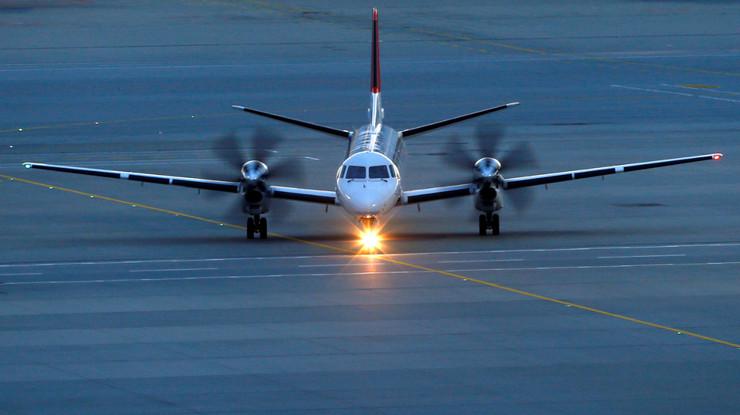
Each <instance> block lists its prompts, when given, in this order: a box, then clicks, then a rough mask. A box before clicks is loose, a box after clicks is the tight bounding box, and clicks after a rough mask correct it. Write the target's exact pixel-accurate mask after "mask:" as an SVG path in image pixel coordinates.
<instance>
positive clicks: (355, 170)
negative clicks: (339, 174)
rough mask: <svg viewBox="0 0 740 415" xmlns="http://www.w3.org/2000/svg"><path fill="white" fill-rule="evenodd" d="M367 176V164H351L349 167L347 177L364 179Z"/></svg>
mask: <svg viewBox="0 0 740 415" xmlns="http://www.w3.org/2000/svg"><path fill="white" fill-rule="evenodd" d="M365 177H367V176H366V172H365V166H349V167H348V168H347V176H346V177H345V178H347V179H364V178H365Z"/></svg>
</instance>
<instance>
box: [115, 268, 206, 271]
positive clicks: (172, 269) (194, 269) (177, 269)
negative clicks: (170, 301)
mask: <svg viewBox="0 0 740 415" xmlns="http://www.w3.org/2000/svg"><path fill="white" fill-rule="evenodd" d="M217 269H218V268H164V269H156V268H152V269H130V270H128V272H179V271H212V270H217Z"/></svg>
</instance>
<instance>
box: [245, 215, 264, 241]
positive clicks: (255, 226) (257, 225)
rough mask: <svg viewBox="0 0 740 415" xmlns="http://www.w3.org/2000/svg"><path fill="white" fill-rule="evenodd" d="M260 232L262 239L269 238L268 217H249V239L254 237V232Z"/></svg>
mask: <svg viewBox="0 0 740 415" xmlns="http://www.w3.org/2000/svg"><path fill="white" fill-rule="evenodd" d="M255 233H256V234H258V235H259V237H260V239H267V219H266V218H260V217H259V216H257V217H251V216H250V217H249V218H247V239H254V234H255Z"/></svg>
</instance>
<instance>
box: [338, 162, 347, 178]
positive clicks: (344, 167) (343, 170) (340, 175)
mask: <svg viewBox="0 0 740 415" xmlns="http://www.w3.org/2000/svg"><path fill="white" fill-rule="evenodd" d="M344 173H347V165H346V164H345V165H343V166H342V172H341V173H339V177H344Z"/></svg>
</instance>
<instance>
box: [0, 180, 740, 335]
mask: <svg viewBox="0 0 740 415" xmlns="http://www.w3.org/2000/svg"><path fill="white" fill-rule="evenodd" d="M0 178H4V179H8V180H11V181H15V182H21V183H25V184H30V185H33V186H37V187H46V188H49V189H54V190H61V191H63V192H67V193H72V194H76V195H79V196H84V197H88V198H90V197H92V198H94V199H99V200H105V201H109V202H113V203H116V204H120V205H127V206H138V207H140V208H143V209H146V210H150V211H153V212H159V213H166V214H169V215H173V216H176V217H184V218H188V219H193V220H197V221H200V222H205V223H210V224H214V225H218V226H221V227H228V228H231V229H238V230H242V231H243V230H245V227H244V226H240V225H234V224H230V223H224V222H220V221H216V220H213V219H208V218H205V217H202V216H197V215H191V214H188V213H184V212H178V211H174V210H170V209H163V208H159V207H156V206H150V205H145V204H141V203H135V202H130V201H126V200H123V199H117V198H113V197H108V196H102V195H97V194H94V193H89V192H84V191H81V190H76V189H70V188H66V187H60V186H54V185H50V184H47V183H42V182H38V181H35V180H29V179H23V178H20V177H14V176H8V175H5V174H0ZM272 235H274V236H275V237H278V238H281V239H284V240H289V241H294V242H299V243H302V244H305V245H309V246H314V247H318V248H323V249H327V250H331V251H334V252H342V253H347V254H354V255H357V254H359V252H354V251H353V250H351V249H347V248H342V247H338V246H334V245H329V244H325V243H321V242H315V241H307V240H305V239H300V238H295V237H292V236H288V235H283V234H279V233H273V234H272ZM372 257H373V258H376V259H378V260H381V261H384V262H388V263H391V264H396V265H402V266H406V267H409V268H413V269H417V270H421V271H426V272H429V273H433V274H438V275H442V276H445V277H448V278H453V279H456V280H460V281H464V282H472V283H474V284H478V285H481V286H486V287H490V288H495V289H498V290H501V291H505V292H508V293H512V294H518V295H520V296H523V297H527V298H531V299H536V300H541V301H546V302H549V303H553V304H559V305H562V306H566V307H569V308H575V309H578V310H582V311H587V312H590V313H593V314H597V315H601V316H605V317H611V318H613V319H617V320H622V321H627V322H630V323H634V324H638V325H641V326H645V327H652V328H655V329H659V330H663V331H668V332H671V333H674V334H679V335H685V336H689V337H693V338H696V339H699V340H704V341H708V342H712V343H715V344H719V345H723V346H728V347H732V348H734V349H740V343H733V342H731V341H727V340H722V339H718V338H716V337H710V336H705V335H703V334H700V333H697V332H693V331H689V330H684V329H679V328H676V327H671V326H667V325H663V324H659V323H653V322H651V321H647V320H641V319H638V318H635V317H631V316H628V315H625V314H619V313H613V312H610V311H606V310H602V309H599V308H594V307H589V306H587V305H583V304H579V303H575V302H572V301H567V300H561V299H558V298H554V297H549V296H546V295H542V294H537V293H534V292H530V291H525V290H520V289H518V288H514V287H509V286H506V285H502V284H499V283H496V282H491V281H486V280H482V279H478V278H473V277H468V276H465V275H462V274H458V273H455V272H451V271H445V270H441V269H436V268H431V267H427V266H424V265H419V264H414V263H411V262H407V261H403V260H400V259H395V258H391V257H387V256H385V255H372ZM381 272H382V271H381Z"/></svg>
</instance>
